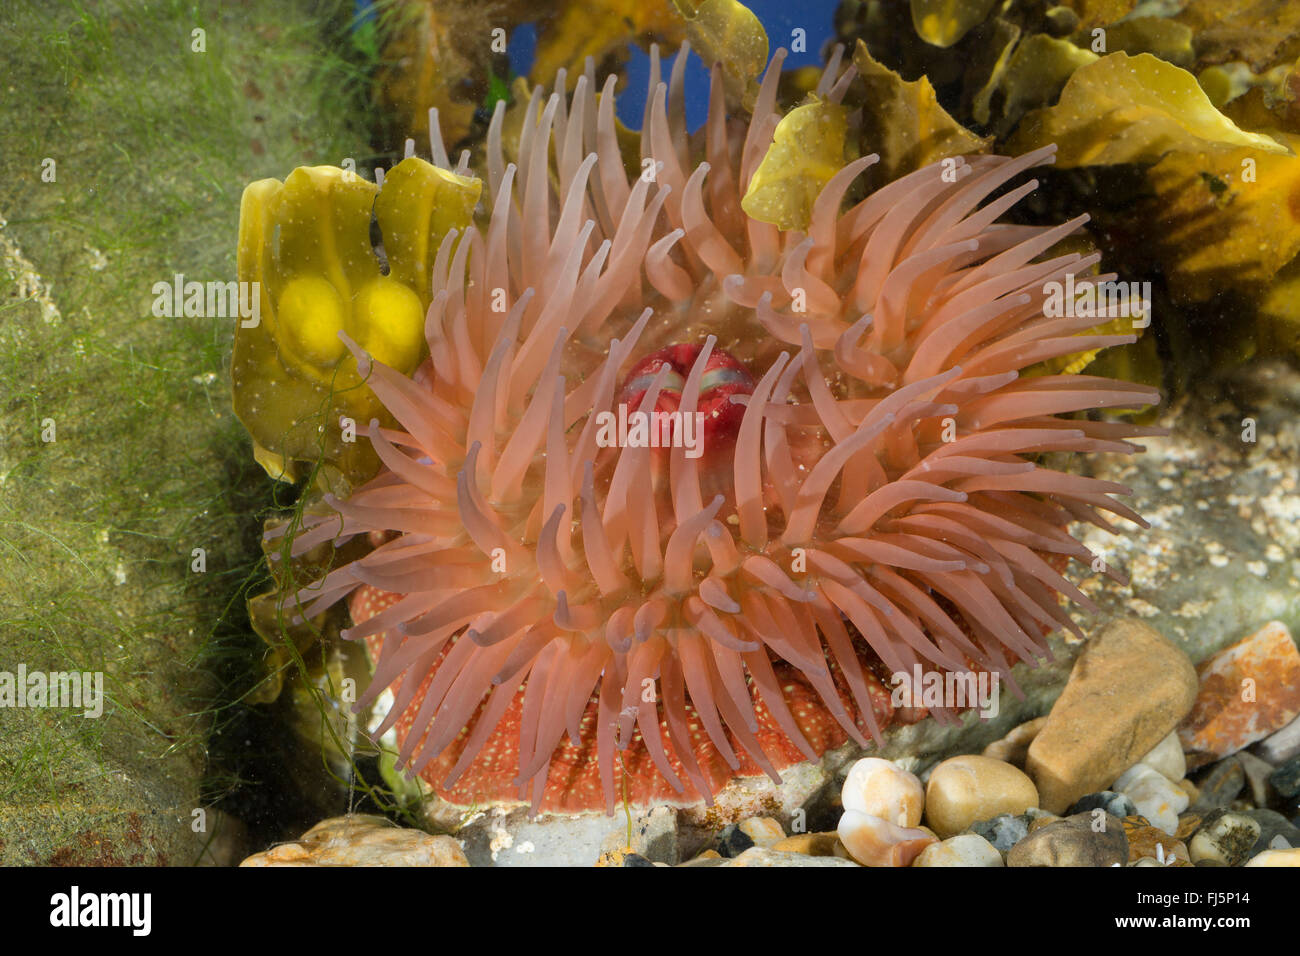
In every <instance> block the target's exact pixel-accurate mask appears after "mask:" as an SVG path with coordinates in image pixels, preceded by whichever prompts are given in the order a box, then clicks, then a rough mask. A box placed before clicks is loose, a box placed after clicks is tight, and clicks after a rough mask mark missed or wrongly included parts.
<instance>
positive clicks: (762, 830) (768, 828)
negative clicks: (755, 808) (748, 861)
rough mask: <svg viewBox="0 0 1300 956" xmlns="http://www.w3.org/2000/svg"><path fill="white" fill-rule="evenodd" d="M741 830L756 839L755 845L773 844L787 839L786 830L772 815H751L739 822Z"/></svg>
mask: <svg viewBox="0 0 1300 956" xmlns="http://www.w3.org/2000/svg"><path fill="white" fill-rule="evenodd" d="M737 826H738V827H739V828H740V832H741V833H743V834H745V835H746V836H747V837H749V838H750V839H751V840H753V841H754V846H773V845H774V844H777V843H780V842H781V841H782V840H784V839H785V830H783V829H782V828H781V824H780V823H778V822H777V821H776V820H774V819H773V818H772V817H750V818H749V819H747V820H741V821H740V823H738V824H737Z"/></svg>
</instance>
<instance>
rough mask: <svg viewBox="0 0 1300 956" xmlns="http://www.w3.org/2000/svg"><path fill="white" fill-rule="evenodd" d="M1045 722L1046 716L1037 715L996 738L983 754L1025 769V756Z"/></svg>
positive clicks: (1027, 754)
mask: <svg viewBox="0 0 1300 956" xmlns="http://www.w3.org/2000/svg"><path fill="white" fill-rule="evenodd" d="M1045 723H1047V718H1046V717H1036V718H1034V719H1033V720H1031V721H1028V722H1027V723H1023V724H1021V725H1020V726H1019V727H1013V728H1012V730H1011V732H1010V733H1009V734H1007V735H1006V736H1005V737H1003V738H1002V739H1001V740H995V741H993V743H991V744H989V745H988V746H987V747H985V748H984V754H983V756H985V757H992V758H993V759H994V760H1001V761H1004V762H1006V763H1009V764H1011V765H1012V766H1013V767H1019V768H1020V769H1021V770H1024V769H1025V758H1026V757H1028V756H1029V745H1030V744H1031V743H1033V742H1034V738H1035V737H1037V736H1038V732H1039V731H1040V730H1042V729H1043V724H1045Z"/></svg>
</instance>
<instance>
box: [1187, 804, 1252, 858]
mask: <svg viewBox="0 0 1300 956" xmlns="http://www.w3.org/2000/svg"><path fill="white" fill-rule="evenodd" d="M1259 834H1260V825H1259V823H1258V822H1256V821H1255V820H1252V819H1251V818H1250V817H1248V816H1246V815H1245V814H1243V813H1232V812H1229V811H1217V810H1216V811H1215V812H1214V813H1211V814H1209V815H1208V816H1207V817H1206V818H1205V822H1204V823H1203V824H1202V825H1201V828H1200V829H1199V830H1197V831H1196V833H1195V835H1194V836H1193V837H1192V841H1191V843H1190V844H1189V845H1188V847H1187V849H1188V850H1189V851H1190V852H1191V854H1192V862H1193V863H1201V862H1203V861H1206V860H1209V861H1211V862H1213V863H1217V864H1219V865H1220V866H1239V865H1241V864H1242V863H1244V862H1245V861H1246V860H1247V859H1248V858H1249V857H1250V855H1251V850H1252V848H1253V847H1254V846H1255V842H1256V841H1257V840H1258V839H1259Z"/></svg>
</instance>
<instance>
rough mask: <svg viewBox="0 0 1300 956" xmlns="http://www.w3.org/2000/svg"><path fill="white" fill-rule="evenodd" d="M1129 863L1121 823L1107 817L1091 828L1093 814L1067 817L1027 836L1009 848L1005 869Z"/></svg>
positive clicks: (1126, 841) (1125, 838)
mask: <svg viewBox="0 0 1300 956" xmlns="http://www.w3.org/2000/svg"><path fill="white" fill-rule="evenodd" d="M1127 862H1128V837H1126V836H1125V835H1124V824H1123V823H1122V822H1121V821H1120V820H1118V819H1116V818H1115V817H1112V816H1111V815H1110V814H1106V815H1105V816H1104V823H1103V824H1102V826H1101V828H1100V829H1099V830H1098V829H1094V821H1093V814H1091V813H1079V814H1075V815H1074V816H1070V817H1066V818H1065V819H1064V820H1058V821H1056V822H1055V823H1052V824H1049V825H1048V826H1045V827H1043V828H1042V829H1041V830H1036V831H1034V832H1033V833H1031V834H1029V835H1028V836H1027V837H1025V838H1024V839H1023V840H1021V841H1020V842H1019V843H1017V844H1016V845H1015V846H1013V847H1012V848H1011V852H1010V853H1008V854H1007V866H1114V865H1116V864H1119V865H1121V866H1122V865H1123V864H1125V863H1127Z"/></svg>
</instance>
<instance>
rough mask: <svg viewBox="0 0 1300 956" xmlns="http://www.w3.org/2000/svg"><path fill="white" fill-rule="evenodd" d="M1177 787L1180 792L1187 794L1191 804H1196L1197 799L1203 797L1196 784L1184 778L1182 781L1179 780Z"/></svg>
mask: <svg viewBox="0 0 1300 956" xmlns="http://www.w3.org/2000/svg"><path fill="white" fill-rule="evenodd" d="M1177 786H1178V789H1179V790H1181V791H1183V793H1185V794H1187V801H1188V803H1189V804H1193V803H1195V802H1196V800H1197V798H1198V797H1199V796H1200V795H1201V791H1200V788H1198V787H1197V786H1196V784H1194V783H1192V782H1191V781H1190V780H1188V779H1187V778H1186V777H1184V778H1183V779H1182V780H1179V781H1178V784H1177Z"/></svg>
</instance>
